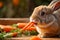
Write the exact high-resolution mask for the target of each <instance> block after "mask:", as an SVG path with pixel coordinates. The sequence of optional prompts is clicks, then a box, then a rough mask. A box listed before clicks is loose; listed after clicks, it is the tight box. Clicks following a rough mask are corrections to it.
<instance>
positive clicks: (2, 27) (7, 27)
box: [0, 25, 16, 32]
mask: <svg viewBox="0 0 60 40" xmlns="http://www.w3.org/2000/svg"><path fill="white" fill-rule="evenodd" d="M0 28H1V29H3V31H5V32H10V31H11V30H15V29H16V28H14V27H11V26H5V25H0Z"/></svg>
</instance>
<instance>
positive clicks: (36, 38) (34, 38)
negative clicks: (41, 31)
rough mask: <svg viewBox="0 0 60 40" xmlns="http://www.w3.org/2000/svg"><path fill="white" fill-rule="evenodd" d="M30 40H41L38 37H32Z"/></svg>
mask: <svg viewBox="0 0 60 40" xmlns="http://www.w3.org/2000/svg"><path fill="white" fill-rule="evenodd" d="M30 40H41V39H40V38H39V37H38V36H33V37H31V39H30Z"/></svg>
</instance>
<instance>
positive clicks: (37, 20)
mask: <svg viewBox="0 0 60 40" xmlns="http://www.w3.org/2000/svg"><path fill="white" fill-rule="evenodd" d="M30 22H35V23H38V22H40V20H39V19H33V18H30Z"/></svg>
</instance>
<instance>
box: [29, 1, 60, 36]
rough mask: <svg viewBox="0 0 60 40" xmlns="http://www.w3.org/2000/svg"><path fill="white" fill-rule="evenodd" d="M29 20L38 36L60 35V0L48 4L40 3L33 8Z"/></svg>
mask: <svg viewBox="0 0 60 40" xmlns="http://www.w3.org/2000/svg"><path fill="white" fill-rule="evenodd" d="M30 21H32V22H36V23H37V24H39V25H38V26H36V25H34V26H35V27H36V29H37V31H38V32H39V36H40V37H55V36H59V35H60V1H57V2H55V3H53V4H50V5H48V6H46V5H41V6H38V7H36V8H35V9H34V11H33V13H32V15H31V17H30Z"/></svg>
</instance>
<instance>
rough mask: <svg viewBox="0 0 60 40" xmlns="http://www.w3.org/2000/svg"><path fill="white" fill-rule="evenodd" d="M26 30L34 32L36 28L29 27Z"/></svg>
mask: <svg viewBox="0 0 60 40" xmlns="http://www.w3.org/2000/svg"><path fill="white" fill-rule="evenodd" d="M27 30H29V31H32V30H36V28H35V27H30V28H27Z"/></svg>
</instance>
